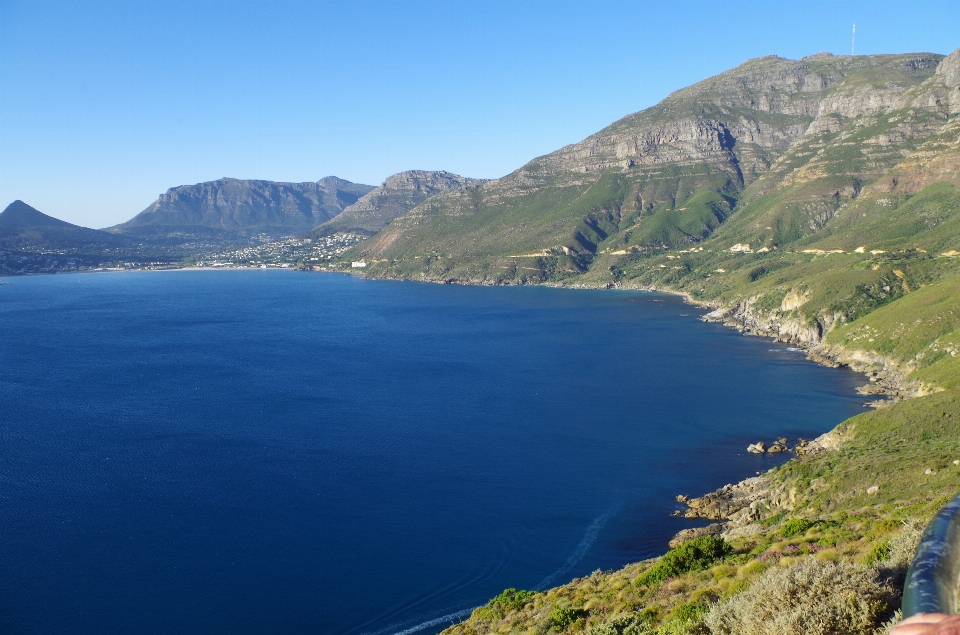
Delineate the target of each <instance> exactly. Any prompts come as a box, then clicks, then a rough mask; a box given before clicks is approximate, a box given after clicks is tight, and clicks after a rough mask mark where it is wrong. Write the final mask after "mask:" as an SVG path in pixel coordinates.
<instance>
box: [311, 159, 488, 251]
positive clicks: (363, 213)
mask: <svg viewBox="0 0 960 635" xmlns="http://www.w3.org/2000/svg"><path fill="white" fill-rule="evenodd" d="M485 182H486V181H485V180H484V179H471V178H467V177H463V176H460V175H458V174H452V173H450V172H444V171H439V172H437V171H434V172H431V171H426V170H409V171H407V172H400V173H399V174H394V175H393V176H390V177H388V178H387V179H386V180H385V181H384V182H383V183H382V184H380V186H379V187H377V188H375V189H373V190H371V191H369V192H367V193H366V194H364V195H363V196H361V197H360V198H359V199H357V201H356V202H355V203H353V204H351V205H348V206H347V207H346V208H344V210H343V211H342V212H341V213H340V214H339V215H337V216H336V217H335V218H334V219H332V220H330V221H327V222H325V223H324V224H322V225H321V226H320V227H317V228H316V229H315V230H314V231H313V232H312V233H313V234H314V235H327V234H332V233H336V232H354V233H360V234H367V235H372V234H375V233H377V232H378V231H380V230H381V229H383V228H384V227H385V226H386V225H388V224H389V223H390V222H391V221H393V220H394V219H395V218H397V217H399V216H402V215H403V214H405V213H407V212H408V211H410V210H411V209H413V208H414V207H416V206H417V205H419V204H420V203H422V202H423V201H425V200H427V199H428V198H430V197H431V196H434V195H436V194H439V193H440V192H446V191H448V190H463V189H465V188H468V187H477V186H479V185H481V184H482V183H485Z"/></svg>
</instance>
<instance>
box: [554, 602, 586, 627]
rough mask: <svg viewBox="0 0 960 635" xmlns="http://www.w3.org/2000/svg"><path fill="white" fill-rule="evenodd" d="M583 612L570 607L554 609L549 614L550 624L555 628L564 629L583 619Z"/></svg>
mask: <svg viewBox="0 0 960 635" xmlns="http://www.w3.org/2000/svg"><path fill="white" fill-rule="evenodd" d="M583 615H584V611H582V610H580V609H575V608H573V607H570V606H557V607H554V609H553V612H552V613H550V622H551V623H552V624H553V626H554V627H555V628H559V629H564V628H566V627H568V626H570V625H571V624H573V623H574V622H576V621H577V620H578V619H580V618H581V617H583Z"/></svg>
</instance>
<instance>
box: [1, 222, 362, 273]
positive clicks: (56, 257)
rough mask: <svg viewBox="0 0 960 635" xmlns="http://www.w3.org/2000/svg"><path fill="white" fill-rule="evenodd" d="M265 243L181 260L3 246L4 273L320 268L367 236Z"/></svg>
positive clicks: (331, 264) (263, 237)
mask: <svg viewBox="0 0 960 635" xmlns="http://www.w3.org/2000/svg"><path fill="white" fill-rule="evenodd" d="M256 239H259V240H263V241H264V242H261V243H260V244H251V245H246V246H243V247H237V248H230V249H220V250H217V251H210V252H200V253H198V254H197V255H196V256H193V257H190V258H184V259H182V260H176V261H174V260H160V259H156V258H143V259H138V258H117V259H116V260H106V259H104V257H103V255H99V256H96V255H84V254H73V253H68V252H66V251H58V252H47V251H43V252H40V251H38V252H25V251H2V250H0V275H8V276H13V275H29V274H50V273H66V272H73V271H96V270H107V271H119V270H131V269H141V270H157V269H178V268H181V267H191V266H193V267H216V268H225V267H256V268H261V269H267V268H282V269H291V268H297V269H311V270H315V271H323V270H331V269H339V268H340V265H339V258H340V256H341V255H343V253H344V252H345V251H347V250H348V249H350V248H351V247H353V246H354V245H357V244H359V243H361V242H363V241H364V240H366V237H365V236H361V235H358V234H352V233H337V234H333V235H330V236H323V237H319V238H284V239H281V240H273V239H271V238H270V237H269V236H266V235H261V236H258V237H256V238H255V240H256Z"/></svg>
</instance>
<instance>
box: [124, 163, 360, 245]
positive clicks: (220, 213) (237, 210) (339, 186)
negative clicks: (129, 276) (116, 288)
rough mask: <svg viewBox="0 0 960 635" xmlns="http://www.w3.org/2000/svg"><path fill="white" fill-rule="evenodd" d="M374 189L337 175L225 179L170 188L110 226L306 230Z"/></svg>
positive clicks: (179, 232) (187, 231)
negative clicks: (293, 179) (282, 179)
mask: <svg viewBox="0 0 960 635" xmlns="http://www.w3.org/2000/svg"><path fill="white" fill-rule="evenodd" d="M372 189H374V188H373V186H370V185H361V184H358V183H351V182H350V181H345V180H343V179H340V178H337V177H335V176H328V177H325V178H323V179H320V180H319V181H317V182H315V183H314V182H308V183H276V182H273V181H258V180H241V179H231V178H222V179H219V180H217V181H208V182H206V183H197V184H196V185H181V186H179V187H173V188H170V189H169V190H167V191H166V192H165V193H164V194H161V195H160V197H159V198H158V199H157V200H156V201H155V202H154V203H152V204H151V205H150V206H149V207H148V208H147V209H145V210H143V211H142V212H140V213H139V214H137V215H136V216H135V217H134V218H132V219H131V220H129V221H127V222H126V223H122V224H120V225H116V226H115V227H111V228H109V231H111V232H115V233H122V234H128V235H136V236H141V237H147V238H190V237H210V238H216V237H240V236H249V235H253V234H258V233H266V234H269V235H292V234H303V233H306V232H308V231H310V230H311V229H313V228H314V227H315V226H317V225H318V224H320V223H323V222H325V221H327V220H330V219H331V218H333V217H334V216H336V215H337V214H339V213H340V212H342V211H343V210H344V208H346V207H348V206H349V205H352V204H353V203H356V202H357V200H358V199H359V198H360V197H361V196H363V195H364V194H366V193H367V192H369V191H370V190H372Z"/></svg>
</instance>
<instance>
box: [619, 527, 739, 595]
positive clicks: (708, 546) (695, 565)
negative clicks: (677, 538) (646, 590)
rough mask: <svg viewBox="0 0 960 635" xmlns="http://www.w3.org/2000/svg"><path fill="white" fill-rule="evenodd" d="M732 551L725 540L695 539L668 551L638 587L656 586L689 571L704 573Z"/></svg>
mask: <svg viewBox="0 0 960 635" xmlns="http://www.w3.org/2000/svg"><path fill="white" fill-rule="evenodd" d="M732 551H733V549H732V548H731V547H730V545H729V544H727V542H726V541H725V540H724V539H723V538H718V537H716V536H702V537H700V538H694V539H693V540H691V541H689V542H685V543H683V544H682V545H680V546H679V547H677V548H676V549H671V550H670V551H668V552H667V553H666V555H664V556H663V557H662V558H661V559H660V562H658V563H657V564H655V565H653V567H651V568H650V569H648V570H647V571H645V572H643V573H642V574H641V575H640V576H639V577H638V578H637V582H636V583H637V584H638V585H640V584H656V583H657V582H663V581H664V580H666V579H667V578H669V577H671V576H677V575H680V574H681V573H687V572H688V571H702V570H704V569H707V568H709V567H710V565H712V564H713V563H714V562H716V561H717V560H720V559H721V558H723V557H724V556H726V555H728V554H730V553H731V552H732Z"/></svg>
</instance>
